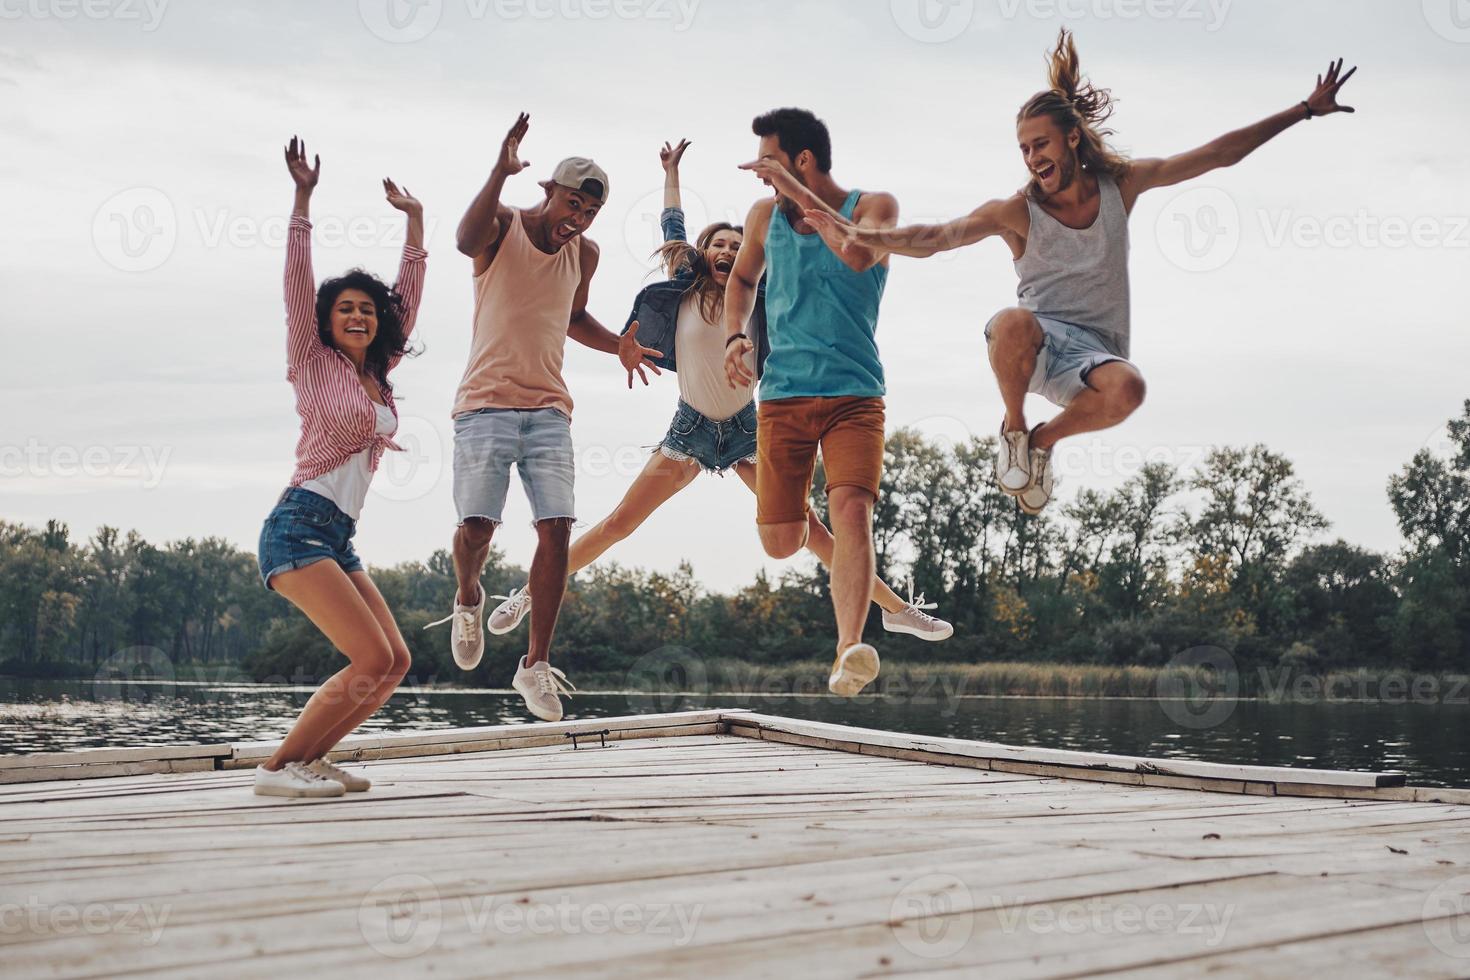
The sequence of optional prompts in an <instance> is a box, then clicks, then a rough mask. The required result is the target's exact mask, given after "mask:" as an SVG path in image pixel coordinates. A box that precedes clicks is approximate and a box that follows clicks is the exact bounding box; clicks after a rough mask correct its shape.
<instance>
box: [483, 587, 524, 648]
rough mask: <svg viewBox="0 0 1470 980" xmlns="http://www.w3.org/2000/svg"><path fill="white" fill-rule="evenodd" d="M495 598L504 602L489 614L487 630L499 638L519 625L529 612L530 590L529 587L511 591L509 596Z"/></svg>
mask: <svg viewBox="0 0 1470 980" xmlns="http://www.w3.org/2000/svg"><path fill="white" fill-rule="evenodd" d="M495 598H497V599H504V600H505V601H504V602H502V603H501V604H500V605H498V606H496V607H495V609H494V611H493V612H491V613H490V623H489V625H488V627H487V629H489V630H490V632H492V633H494V634H495V635H496V636H500V635H502V634H504V633H509V632H510V631H511V630H513V629H515V628H516V627H517V626H519V625H521V620H523V619H525V618H526V613H528V612H530V611H531V590H530V588H529V587H527V588H523V589H511V590H510V595H498V596H496V597H495Z"/></svg>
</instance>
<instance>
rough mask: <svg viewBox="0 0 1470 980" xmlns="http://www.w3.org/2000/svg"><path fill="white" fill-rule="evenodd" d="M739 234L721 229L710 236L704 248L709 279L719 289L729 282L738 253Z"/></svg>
mask: <svg viewBox="0 0 1470 980" xmlns="http://www.w3.org/2000/svg"><path fill="white" fill-rule="evenodd" d="M742 240H743V238H742V236H741V234H740V232H738V231H736V230H735V229H733V228H722V229H720V230H719V231H717V232H715V233H714V234H713V235H711V236H710V240H709V243H708V244H706V245H705V247H704V263H705V266H706V267H707V268H708V269H709V271H710V278H711V279H713V280H714V282H715V285H717V286H719V287H720V288H721V289H723V288H724V287H725V284H726V283H728V282H729V281H730V270H731V269H733V268H734V267H735V256H736V255H737V254H739V252H740V242H741V241H742Z"/></svg>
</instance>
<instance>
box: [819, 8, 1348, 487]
mask: <svg viewBox="0 0 1470 980" xmlns="http://www.w3.org/2000/svg"><path fill="white" fill-rule="evenodd" d="M1049 66H1050V83H1051V84H1050V86H1049V87H1048V88H1047V89H1045V90H1043V91H1041V92H1038V93H1037V94H1036V95H1033V96H1032V97H1031V98H1030V99H1028V100H1027V101H1026V104H1025V105H1023V106H1022V107H1021V111H1020V112H1019V113H1018V114H1017V115H1016V138H1017V142H1018V143H1019V144H1020V149H1021V159H1022V160H1023V162H1024V163H1025V164H1026V169H1027V171H1028V173H1029V175H1030V180H1029V182H1028V183H1027V185H1026V186H1025V187H1024V188H1022V189H1021V190H1020V191H1018V192H1017V193H1015V194H1013V195H1012V196H1010V197H1007V198H1002V199H998V200H994V201H989V202H987V203H986V204H982V205H981V206H980V207H978V208H976V209H975V210H974V211H973V212H971V213H970V214H968V215H966V216H965V217H963V218H959V219H957V220H955V221H951V222H947V223H945V224H939V225H910V226H908V227H904V228H898V229H875V228H870V227H866V228H865V227H861V226H859V225H856V224H854V223H851V222H845V221H842V220H840V219H838V218H834V217H833V216H831V215H830V214H827V213H825V212H820V211H808V212H807V220H808V222H809V223H811V224H812V225H813V226H814V227H815V228H816V229H817V230H818V232H819V233H820V234H821V235H822V236H823V238H824V239H826V240H827V241H828V243H829V244H831V245H832V246H833V248H835V249H840V250H862V251H863V252H868V251H870V250H876V251H878V252H881V253H895V254H898V255H910V256H914V257H915V258H925V257H927V256H930V255H933V254H935V253H936V252H943V251H947V250H949V249H954V248H959V247H961V246H964V245H972V244H974V243H975V242H978V241H981V240H982V239H985V238H990V237H992V236H1000V237H1001V238H1002V239H1004V241H1005V243H1006V244H1007V245H1008V246H1009V247H1010V249H1011V256H1012V258H1013V259H1014V261H1015V266H1016V274H1017V276H1018V277H1019V278H1020V283H1019V286H1018V288H1017V293H1016V294H1017V304H1016V305H1015V306H1014V307H1010V308H1007V309H1004V310H1001V311H1000V312H999V313H997V314H995V316H993V317H991V319H990V322H989V323H987V324H986V326H985V338H986V341H987V345H988V348H989V354H990V366H991V369H992V370H993V371H994V372H995V377H996V380H997V381H998V382H999V384H1000V393H1001V398H1002V399H1003V400H1004V402H1005V419H1004V420H1003V421H1002V423H1001V438H1000V444H999V449H998V451H997V455H996V465H995V472H996V480H997V481H998V482H999V484H1000V487H1001V489H1002V490H1004V491H1005V492H1006V493H1008V494H1010V495H1012V496H1014V497H1016V498H1017V499H1018V501H1019V503H1020V506H1021V509H1022V510H1024V511H1026V512H1027V513H1029V514H1038V513H1040V512H1041V509H1042V508H1043V507H1045V506H1046V505H1047V503H1048V502H1050V500H1051V496H1052V482H1053V481H1052V472H1051V454H1052V449H1053V447H1054V446H1055V445H1056V444H1057V442H1058V441H1059V440H1061V439H1064V438H1066V437H1067V436H1074V435H1079V434H1081V433H1085V432H1096V431H1098V430H1100V429H1107V428H1110V427H1112V426H1115V425H1117V424H1119V423H1120V422H1122V421H1123V420H1124V419H1126V418H1128V417H1129V416H1130V415H1132V414H1133V413H1134V412H1135V411H1136V410H1137V409H1138V407H1139V405H1141V404H1142V403H1143V396H1144V382H1143V375H1142V373H1140V372H1139V370H1138V368H1137V367H1136V366H1135V365H1134V364H1133V363H1132V362H1131V361H1130V360H1129V359H1128V358H1129V356H1130V350H1129V334H1130V315H1129V291H1128V215H1129V214H1130V213H1131V212H1132V210H1133V205H1134V203H1135V202H1136V201H1137V200H1138V196H1139V195H1140V194H1142V193H1143V192H1144V191H1147V190H1152V189H1153V188H1156V187H1168V186H1170V185H1173V184H1178V183H1181V182H1183V181H1186V180H1190V179H1192V178H1194V177H1198V176H1200V175H1201V174H1205V173H1208V172H1210V171H1211V170H1216V169H1218V168H1221V167H1230V166H1234V165H1235V164H1237V163H1239V162H1240V161H1241V160H1243V159H1244V158H1245V157H1246V156H1248V155H1249V154H1250V153H1252V152H1253V151H1254V150H1256V149H1258V148H1259V147H1260V146H1261V145H1263V144H1264V143H1266V141H1268V140H1270V139H1271V138H1272V137H1274V136H1276V135H1278V134H1279V133H1281V132H1284V131H1285V130H1286V129H1288V128H1290V127H1292V126H1294V125H1296V124H1297V123H1300V122H1304V121H1306V120H1308V119H1313V118H1315V117H1317V116H1325V115H1330V114H1332V113H1334V112H1352V111H1353V110H1352V109H1351V108H1350V107H1348V106H1341V105H1338V103H1337V93H1338V90H1339V89H1341V88H1342V86H1343V84H1344V83H1345V82H1346V81H1347V80H1348V79H1349V78H1351V77H1352V75H1353V72H1355V71H1357V69H1356V68H1353V69H1350V70H1349V71H1348V72H1347V73H1346V74H1344V73H1343V72H1342V61H1341V60H1340V59H1339V60H1337V61H1335V62H1333V63H1331V64H1330V65H1329V66H1328V69H1327V73H1326V74H1325V75H1319V76H1317V85H1316V87H1315V88H1314V89H1313V90H1312V92H1311V94H1310V95H1309V96H1308V97H1307V98H1306V99H1303V100H1302V101H1300V102H1298V103H1296V104H1295V105H1293V106H1292V107H1291V108H1289V109H1285V110H1282V111H1281V112H1278V113H1276V114H1275V115H1272V116H1269V117H1267V118H1266V119H1263V120H1261V121H1260V122H1258V123H1255V124H1254V125H1251V126H1247V127H1245V128H1244V129H1238V130H1235V131H1234V132H1230V133H1226V134H1225V135H1224V136H1221V137H1220V138H1218V139H1216V140H1213V141H1211V142H1209V143H1206V144H1205V145H1204V146H1201V147H1198V148H1197V149H1193V150H1189V151H1187V152H1185V153H1180V154H1178V155H1176V156H1171V157H1157V158H1149V159H1138V160H1130V159H1128V158H1126V157H1124V156H1122V155H1120V154H1119V153H1117V152H1116V151H1115V150H1113V149H1112V148H1111V147H1110V146H1109V145H1108V142H1107V138H1108V137H1109V136H1111V135H1112V131H1111V130H1109V129H1106V128H1104V127H1103V123H1104V122H1105V121H1106V120H1107V118H1108V117H1109V116H1110V115H1111V114H1112V111H1113V99H1112V94H1111V93H1110V92H1109V91H1108V90H1107V89H1105V88H1098V87H1096V86H1094V85H1092V84H1091V83H1090V82H1088V81H1087V80H1086V79H1085V78H1084V77H1083V76H1082V69H1081V63H1080V61H1079V59H1078V57H1077V46H1076V44H1075V42H1074V41H1073V39H1072V35H1071V33H1070V32H1069V31H1067V30H1066V29H1065V28H1063V29H1062V31H1061V32H1060V34H1059V35H1058V37H1057V44H1056V47H1055V49H1053V51H1052V52H1051V56H1050V59H1049ZM1028 392H1035V393H1036V394H1039V395H1042V396H1043V397H1044V398H1046V399H1047V400H1048V401H1050V402H1052V403H1053V404H1055V405H1057V406H1059V407H1061V409H1062V411H1061V413H1060V414H1059V415H1057V416H1056V417H1055V418H1053V419H1051V420H1050V421H1047V422H1042V423H1040V424H1038V425H1036V426H1035V427H1034V428H1028V427H1027V423H1026V415H1025V409H1024V402H1025V399H1026V395H1027V393H1028Z"/></svg>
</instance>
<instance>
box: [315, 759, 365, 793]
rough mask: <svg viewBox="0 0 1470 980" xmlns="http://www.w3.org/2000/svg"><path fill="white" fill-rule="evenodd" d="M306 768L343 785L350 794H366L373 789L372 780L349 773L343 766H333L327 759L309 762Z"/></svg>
mask: <svg viewBox="0 0 1470 980" xmlns="http://www.w3.org/2000/svg"><path fill="white" fill-rule="evenodd" d="M306 768H308V769H310V770H311V771H312V772H314V773H316V774H317V775H318V776H323V777H325V778H327V779H330V780H333V781H335V782H339V783H341V784H342V785H343V786H345V787H346V788H347V792H349V793H366V792H367V791H368V790H370V789H372V788H373V783H372V780H370V779H368V778H367V777H366V776H363V775H359V774H358V773H355V772H349V771H347V770H346V769H343V768H342V767H341V766H337V765H333V764H332V763H330V762H328V761H327V760H326V759H317V760H316V761H315V762H308V763H307V764H306Z"/></svg>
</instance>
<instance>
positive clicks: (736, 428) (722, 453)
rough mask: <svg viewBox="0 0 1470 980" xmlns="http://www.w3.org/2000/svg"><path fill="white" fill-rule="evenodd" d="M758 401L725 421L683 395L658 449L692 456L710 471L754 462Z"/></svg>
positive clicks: (680, 457) (679, 457)
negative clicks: (703, 411)
mask: <svg viewBox="0 0 1470 980" xmlns="http://www.w3.org/2000/svg"><path fill="white" fill-rule="evenodd" d="M755 430H756V412H755V402H754V401H751V402H749V403H748V404H747V405H746V406H745V407H744V408H742V409H741V410H740V411H738V412H736V413H735V414H734V415H733V416H732V417H730V418H728V419H725V421H723V422H715V421H713V420H711V419H709V418H708V417H706V416H704V415H701V414H700V413H699V412H698V411H696V410H695V409H693V408H691V407H690V406H689V405H688V403H686V402H685V401H684V400H683V399H682V398H681V399H680V400H679V409H678V411H676V412H675V413H674V421H673V422H672V423H671V424H670V425H669V432H668V435H666V436H664V441H663V442H661V443H659V447H658V449H659V452H661V453H663V454H664V455H665V456H667V457H668V458H669V459H677V460H685V459H692V460H694V461H695V462H697V463H698V464H699V465H700V466H702V467H704V469H705V470H706V471H707V472H710V473H723V472H724V471H725V470H728V469H729V468H730V467H732V466H734V465H735V464H736V463H738V462H740V461H741V460H744V461H746V462H748V463H754V462H755Z"/></svg>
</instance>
